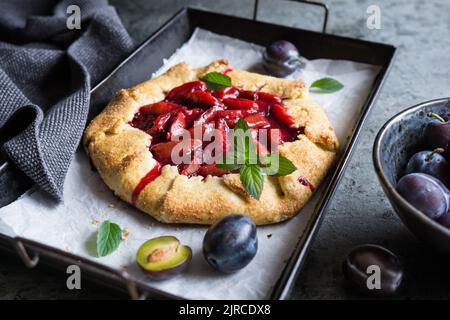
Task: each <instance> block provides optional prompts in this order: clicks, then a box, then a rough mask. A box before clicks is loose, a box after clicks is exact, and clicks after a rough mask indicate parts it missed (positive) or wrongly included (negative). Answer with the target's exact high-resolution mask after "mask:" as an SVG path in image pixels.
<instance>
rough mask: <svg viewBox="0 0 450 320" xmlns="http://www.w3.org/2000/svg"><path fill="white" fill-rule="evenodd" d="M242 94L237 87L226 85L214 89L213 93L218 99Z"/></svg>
mask: <svg viewBox="0 0 450 320" xmlns="http://www.w3.org/2000/svg"><path fill="white" fill-rule="evenodd" d="M239 94H240V92H239V90H238V89H236V88H235V87H225V88H221V89H217V90H214V92H213V95H214V96H215V97H216V98H217V99H221V100H223V99H227V98H237V97H238V95H239Z"/></svg>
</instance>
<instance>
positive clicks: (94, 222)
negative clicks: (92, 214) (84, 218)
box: [91, 219, 100, 226]
mask: <svg viewBox="0 0 450 320" xmlns="http://www.w3.org/2000/svg"><path fill="white" fill-rule="evenodd" d="M91 223H92V224H93V225H95V226H98V225H99V224H100V221H98V220H97V219H92V220H91Z"/></svg>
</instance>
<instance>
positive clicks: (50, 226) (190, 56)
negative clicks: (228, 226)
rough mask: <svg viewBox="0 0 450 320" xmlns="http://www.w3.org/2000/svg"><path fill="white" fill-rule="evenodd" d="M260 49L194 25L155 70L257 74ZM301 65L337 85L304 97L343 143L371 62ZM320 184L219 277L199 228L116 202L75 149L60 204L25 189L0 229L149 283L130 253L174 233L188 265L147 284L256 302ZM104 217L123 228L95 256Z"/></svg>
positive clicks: (302, 74)
mask: <svg viewBox="0 0 450 320" xmlns="http://www.w3.org/2000/svg"><path fill="white" fill-rule="evenodd" d="M261 36H263V35H261ZM305 45H307V44H305ZM262 50H263V48H262V47H260V46H258V45H255V44H251V43H247V42H244V41H241V40H237V39H232V38H229V37H226V36H222V35H217V34H214V33H211V32H209V31H206V30H201V29H198V30H196V32H195V33H194V34H193V36H192V38H191V39H190V40H189V41H188V42H187V43H186V44H185V45H184V46H183V47H182V48H180V49H179V50H177V52H175V54H174V55H173V56H172V57H170V58H169V59H168V60H167V61H164V66H163V67H162V68H161V70H159V71H158V72H157V73H162V72H164V71H165V70H166V69H167V68H169V67H170V66H173V65H174V64H176V63H178V62H180V61H187V62H189V63H190V64H192V65H194V66H203V65H206V64H208V63H210V62H211V61H212V60H214V59H218V58H226V59H228V60H229V61H230V62H231V65H232V67H233V68H236V69H247V70H251V71H257V72H261V73H263V72H264V71H263V70H262V69H261V66H260V61H261V52H262ZM300 50H301V48H300ZM305 63H306V65H305V67H304V69H302V70H300V71H298V72H295V73H294V74H293V75H291V76H290V78H300V79H303V80H305V81H306V82H307V83H308V85H309V84H311V83H312V82H313V81H314V80H317V79H319V78H322V77H324V76H331V77H334V78H336V79H338V80H339V81H341V82H342V83H343V84H344V85H345V87H344V89H343V90H341V91H338V92H336V93H334V94H326V95H320V94H313V95H312V96H313V98H314V99H315V100H316V101H317V102H319V103H320V104H321V105H322V106H323V108H324V109H325V110H326V112H327V114H328V117H329V118H330V120H331V122H332V124H333V125H334V127H335V129H336V133H337V135H338V138H339V140H340V143H341V145H345V143H346V139H347V136H348V135H349V134H350V132H351V130H352V129H353V126H354V122H355V119H356V117H357V115H358V113H359V110H360V108H361V106H362V103H363V101H364V100H365V99H366V98H367V95H368V92H369V90H370V87H371V85H372V83H373V80H374V78H375V76H376V75H377V73H378V71H379V67H377V66H372V65H367V64H361V63H355V62H351V61H341V60H325V59H319V60H311V61H306V60H305ZM322 189H323V188H321V189H319V190H318V192H316V195H315V196H314V197H313V199H311V200H310V201H309V203H308V204H307V205H306V206H305V207H304V208H303V209H302V210H301V212H300V213H299V214H298V215H297V216H296V217H294V218H293V219H291V220H289V221H287V222H285V223H281V224H278V225H273V226H265V227H259V228H258V245H259V249H258V253H257V255H256V257H255V259H254V260H253V261H252V262H251V263H250V264H249V265H248V266H247V267H246V268H245V269H243V270H241V271H240V272H238V273H236V274H233V275H222V274H219V273H218V272H216V271H214V270H213V269H212V268H210V267H209V266H208V265H207V263H206V262H205V261H204V259H203V257H202V240H203V235H204V233H205V231H206V227H202V226H170V225H163V224H160V223H158V222H156V221H155V220H153V219H152V218H150V217H149V216H147V215H145V214H143V213H141V212H138V211H137V210H136V209H134V208H132V207H131V206H129V205H127V204H126V203H123V202H122V201H120V200H118V199H117V198H116V197H114V195H113V193H112V192H111V191H110V190H109V189H108V188H107V187H106V186H105V185H104V183H103V182H102V180H101V179H100V177H99V176H98V174H97V173H96V172H94V171H92V169H91V167H90V165H89V162H88V159H87V157H86V155H85V154H84V152H82V151H79V152H78V153H77V154H76V156H75V159H74V161H73V163H72V164H71V167H70V169H69V172H68V174H67V178H66V184H65V194H64V203H62V204H55V203H54V202H53V200H51V199H49V198H48V197H47V196H46V195H45V194H44V193H43V192H41V191H39V190H35V189H32V190H30V191H28V192H27V193H26V194H25V195H23V196H22V197H21V198H20V199H19V200H17V201H15V202H14V203H12V204H10V205H9V206H7V207H4V208H2V209H0V232H1V233H4V234H7V235H9V236H22V237H25V238H29V239H33V240H36V241H40V242H43V243H45V244H47V245H50V246H54V247H56V248H59V249H63V250H66V251H68V252H71V253H74V254H77V255H80V256H83V257H86V258H88V259H92V260H95V261H96V262H100V263H103V264H106V265H109V266H111V267H114V268H125V269H126V270H127V271H128V272H129V273H130V274H131V275H133V276H135V277H136V278H138V279H139V280H141V281H148V282H150V281H151V280H150V279H148V278H146V276H145V275H144V274H143V273H142V272H141V271H140V270H139V269H138V267H137V266H136V263H135V253H136V250H137V249H138V247H139V246H140V245H141V244H142V243H143V242H144V241H146V240H148V239H149V238H153V237H157V236H160V235H174V236H176V237H178V238H179V239H180V240H181V241H182V242H183V243H185V244H188V245H189V246H191V248H192V250H193V252H194V256H193V259H192V263H191V265H190V268H189V270H188V272H187V273H185V274H183V275H180V276H178V277H176V278H173V279H170V280H167V281H164V282H153V283H152V284H153V285H154V286H156V287H158V288H160V289H162V290H165V291H167V292H170V293H172V294H176V295H180V296H182V297H186V298H190V299H262V298H267V297H268V295H269V293H270V291H271V289H272V286H273V285H274V283H275V281H276V280H277V279H278V277H279V275H280V273H281V271H282V269H283V267H284V265H285V262H286V260H287V259H288V258H289V256H290V255H291V253H292V250H293V249H294V246H295V244H296V242H297V239H298V238H299V237H300V236H301V235H302V233H303V230H304V228H305V225H306V223H307V221H308V219H309V218H310V217H311V214H312V212H313V209H314V207H315V205H316V203H317V200H318V198H319V195H320V193H321V190H322ZM199 192H201V190H199ZM106 219H109V220H111V221H113V222H115V223H118V224H119V225H120V226H121V227H122V228H127V229H128V230H129V236H128V239H127V240H125V241H123V242H122V244H121V245H120V248H119V249H118V250H117V251H116V252H114V253H113V254H111V255H109V256H107V257H103V258H97V257H96V256H95V237H96V231H97V229H98V222H102V221H103V220H106Z"/></svg>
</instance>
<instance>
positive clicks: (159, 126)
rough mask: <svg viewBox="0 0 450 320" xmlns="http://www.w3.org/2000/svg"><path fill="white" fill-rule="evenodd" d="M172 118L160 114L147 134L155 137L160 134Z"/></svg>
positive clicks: (168, 115)
mask: <svg viewBox="0 0 450 320" xmlns="http://www.w3.org/2000/svg"><path fill="white" fill-rule="evenodd" d="M171 117H172V114H171V113H165V114H160V115H159V116H158V117H157V118H156V119H155V122H154V124H153V127H151V128H150V129H149V130H148V131H147V133H148V134H151V135H156V134H158V133H160V132H163V131H164V130H166V128H167V126H168V125H169V121H170V118H171Z"/></svg>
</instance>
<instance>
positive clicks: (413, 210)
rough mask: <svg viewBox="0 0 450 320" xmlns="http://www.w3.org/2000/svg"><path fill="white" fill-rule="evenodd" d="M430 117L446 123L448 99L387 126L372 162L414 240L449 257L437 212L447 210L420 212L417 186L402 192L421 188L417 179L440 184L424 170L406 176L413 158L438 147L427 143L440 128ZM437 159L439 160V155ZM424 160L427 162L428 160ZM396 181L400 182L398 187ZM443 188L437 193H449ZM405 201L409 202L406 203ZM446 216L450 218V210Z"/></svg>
mask: <svg viewBox="0 0 450 320" xmlns="http://www.w3.org/2000/svg"><path fill="white" fill-rule="evenodd" d="M432 114H435V115H441V116H442V117H444V120H445V121H446V122H448V118H449V116H450V98H443V99H437V100H432V101H428V102H424V103H421V104H418V105H416V106H414V107H411V108H408V109H406V110H404V111H402V112H400V113H399V114H397V115H395V116H394V117H393V118H391V119H390V120H389V121H388V122H386V124H385V125H384V126H383V127H382V128H381V129H380V131H379V132H378V135H377V137H376V139H375V143H374V148H373V161H374V165H375V171H376V173H377V176H378V179H379V181H380V183H381V186H382V187H383V190H384V192H385V194H386V195H387V197H388V199H389V201H390V203H391V205H392V207H393V208H394V210H395V212H396V213H397V215H398V216H399V217H400V219H401V220H402V221H403V223H404V224H405V225H406V226H407V227H408V229H409V230H410V231H411V232H412V233H413V234H414V235H415V236H416V237H417V238H419V239H421V240H423V241H425V242H426V243H428V244H430V245H431V246H432V247H433V248H435V249H436V250H437V251H438V252H440V253H444V254H446V255H448V256H450V226H446V223H445V221H444V222H443V220H444V218H445V217H444V215H443V214H442V212H439V211H438V210H441V211H442V210H444V211H445V210H448V209H442V207H440V208H438V209H437V210H436V211H434V212H433V211H432V210H433V208H430V207H427V209H430V211H429V212H425V211H427V210H425V207H422V210H419V209H418V207H420V203H421V202H420V201H421V199H417V198H416V196H420V192H419V191H417V190H418V189H416V190H414V187H417V185H412V187H411V192H410V193H409V194H408V193H407V192H405V191H403V190H404V189H405V187H404V186H403V185H405V184H406V183H408V182H409V183H410V182H413V183H416V182H417V183H418V184H420V182H422V181H417V180H414V179H416V178H417V177H418V178H419V179H420V178H426V179H428V180H430V181H431V182H433V183H435V184H436V185H437V184H439V183H438V182H437V180H438V179H435V177H431V176H430V175H429V174H428V173H429V172H427V171H426V170H425V173H423V172H416V173H414V174H412V175H411V172H408V170H410V169H409V168H408V167H411V163H410V165H409V166H408V162H410V159H411V158H412V157H414V155H417V153H420V152H424V150H430V149H432V148H435V147H437V146H430V145H429V144H430V143H429V141H427V136H428V135H429V132H428V131H430V127H432V130H433V134H434V130H435V126H436V125H439V123H438V122H437V121H436V120H435V119H434V118H433V117H432V116H431V115H432ZM430 123H431V126H430ZM442 125H443V126H442V128H443V129H445V126H444V125H445V123H442ZM432 140H433V141H436V140H435V139H434V137H432ZM444 147H445V146H444ZM447 151H448V150H444V151H443V154H442V155H443V156H444V157H447V158H448V157H449V156H448V153H446V152H447ZM416 157H417V156H416ZM430 157H433V155H430ZM436 157H440V155H438V156H436ZM423 159H427V157H424V158H423ZM429 159H431V158H429ZM447 161H450V159H447ZM416 168H420V166H416ZM417 170H420V169H417ZM408 173H410V176H409V177H407V178H405V179H403V181H401V179H402V178H403V177H405V176H406V175H407V174H408ZM447 174H450V173H447ZM408 178H409V180H410V181H406V180H408ZM399 181H400V182H401V183H400V186H399ZM410 184H411V183H410ZM445 184H446V183H445V182H444V183H442V184H439V188H438V189H439V190H441V189H442V190H448V189H446V187H445V186H442V185H445ZM406 187H408V186H406ZM399 191H400V192H399ZM445 192H447V191H444V196H443V197H444V198H443V199H444V200H442V201H444V202H445V203H444V205H447V206H448V205H450V204H449V202H450V195H445ZM402 194H403V196H402ZM445 197H447V198H445ZM406 198H409V201H408V200H407V199H406ZM445 199H446V200H445ZM440 201H441V200H440ZM413 203H414V205H413ZM436 208H437V207H436ZM446 215H447V216H450V210H449V211H448V213H446Z"/></svg>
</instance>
